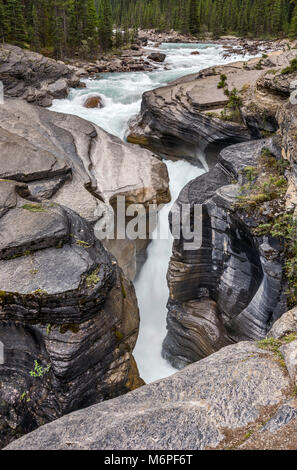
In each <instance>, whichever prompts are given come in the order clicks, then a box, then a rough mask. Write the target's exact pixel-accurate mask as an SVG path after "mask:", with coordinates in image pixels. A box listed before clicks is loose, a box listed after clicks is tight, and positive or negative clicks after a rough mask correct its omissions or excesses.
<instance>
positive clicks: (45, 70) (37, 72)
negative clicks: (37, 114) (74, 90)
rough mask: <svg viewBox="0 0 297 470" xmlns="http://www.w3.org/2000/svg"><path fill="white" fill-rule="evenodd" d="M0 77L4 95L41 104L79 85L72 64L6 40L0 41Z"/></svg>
mask: <svg viewBox="0 0 297 470" xmlns="http://www.w3.org/2000/svg"><path fill="white" fill-rule="evenodd" d="M0 80H1V81H2V82H3V85H4V93H5V95H6V96H8V97H17V98H23V99H25V100H27V101H28V102H29V103H36V104H38V105H40V106H45V107H47V106H51V104H52V101H53V99H55V98H66V97H67V95H68V92H69V87H77V86H80V79H79V77H78V76H77V75H76V70H75V69H74V68H73V67H72V68H71V67H69V66H67V65H65V64H63V62H57V61H56V60H54V59H49V58H48V57H44V56H42V55H41V54H37V53H36V52H32V51H28V50H25V49H21V48H20V47H17V46H12V45H10V44H1V45H0Z"/></svg>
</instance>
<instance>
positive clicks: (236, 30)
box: [0, 0, 297, 57]
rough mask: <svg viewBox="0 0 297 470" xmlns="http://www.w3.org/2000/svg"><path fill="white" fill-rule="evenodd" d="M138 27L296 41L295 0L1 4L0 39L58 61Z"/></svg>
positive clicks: (124, 38) (8, 0) (26, 0)
mask: <svg viewBox="0 0 297 470" xmlns="http://www.w3.org/2000/svg"><path fill="white" fill-rule="evenodd" d="M138 27H142V28H156V29H159V30H160V31H167V30H170V29H175V30H177V31H181V32H183V33H192V34H194V35H202V34H205V33H212V34H213V35H214V36H217V37H218V36H220V35H222V34H231V33H232V34H237V35H241V36H251V37H281V36H287V35H290V36H291V37H297V0H0V40H1V41H6V42H11V43H13V44H17V45H20V46H22V47H30V48H32V49H33V50H36V51H41V52H44V53H48V54H52V55H54V56H55V57H64V56H65V55H68V54H69V55H72V54H74V53H78V54H80V55H89V54H92V53H95V52H98V51H99V50H102V51H106V50H108V49H110V48H111V47H117V48H118V47H121V46H122V45H123V44H124V43H128V42H131V41H132V40H133V36H134V34H135V31H136V29H137V28H138ZM113 28H114V30H113Z"/></svg>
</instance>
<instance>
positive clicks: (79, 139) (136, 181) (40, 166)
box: [0, 100, 170, 279]
mask: <svg viewBox="0 0 297 470" xmlns="http://www.w3.org/2000/svg"><path fill="white" fill-rule="evenodd" d="M0 163H1V164H0V178H5V179H9V180H14V181H17V182H18V184H17V191H18V192H19V194H20V195H21V196H22V197H24V198H26V199H28V200H30V201H33V202H42V201H44V200H47V199H50V200H51V201H53V202H56V203H58V204H62V205H64V206H66V207H69V208H70V209H72V210H74V211H75V212H77V213H78V214H80V215H81V216H82V217H84V218H85V219H87V220H88V221H89V222H92V223H96V222H97V221H98V220H99V219H102V220H103V219H104V217H105V215H106V214H108V213H110V210H111V206H112V205H115V203H116V198H117V196H125V198H126V202H127V203H135V204H143V205H144V206H145V207H147V205H148V204H150V203H156V204H160V203H166V202H169V200H170V192H169V184H168V172H167V168H166V165H165V164H164V163H162V162H161V161H160V160H159V159H158V158H156V157H155V156H154V155H152V154H151V153H150V152H148V151H146V150H141V149H137V148H135V147H134V146H132V145H129V144H124V143H123V142H122V141H121V140H120V139H118V138H116V137H113V136H111V135H109V134H107V133H106V132H104V131H103V130H102V129H100V128H99V127H97V126H95V125H94V124H92V123H90V122H87V121H85V120H83V119H80V118H78V117H76V116H71V115H65V114H60V113H53V112H50V111H48V110H45V109H42V108H38V107H33V106H31V105H29V104H27V103H25V102H23V101H20V100H6V101H5V104H4V105H2V106H1V107H0ZM121 242H122V241H121ZM123 242H125V240H123ZM126 243H127V244H128V245H129V246H130V242H129V241H127V242H126ZM132 245H133V246H131V247H130V248H131V249H130V248H129V250H128V251H127V252H126V253H129V256H128V258H127V257H126V256H122V259H120V258H119V261H120V263H121V264H120V265H121V266H122V267H123V268H124V269H125V273H126V274H128V276H129V278H130V279H133V277H134V276H135V271H136V249H137V247H136V246H135V243H134V242H133V243H132ZM111 249H112V251H113V252H114V253H115V255H118V254H119V252H120V250H121V248H120V247H118V246H115V243H113V247H111ZM113 249H114V250H113Z"/></svg>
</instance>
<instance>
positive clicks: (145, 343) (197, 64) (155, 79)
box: [51, 44, 249, 383]
mask: <svg viewBox="0 0 297 470" xmlns="http://www.w3.org/2000/svg"><path fill="white" fill-rule="evenodd" d="M149 49H150V50H151V49H152V46H149ZM156 50H157V51H160V50H162V51H164V52H165V53H166V55H167V58H166V62H165V64H166V65H168V66H169V67H171V70H162V69H161V68H160V70H157V71H154V72H135V73H134V72H129V73H113V74H104V75H102V78H100V79H96V80H85V82H86V85H87V88H86V89H79V90H72V91H71V93H70V96H69V97H68V99H65V100H56V101H55V102H54V104H53V106H52V108H51V109H52V110H53V111H59V112H63V113H69V114H75V115H77V116H80V117H82V118H84V119H87V120H89V121H92V122H94V123H95V124H97V125H98V126H100V127H102V128H103V129H105V130H106V131H107V132H109V133H111V134H114V135H117V136H118V137H120V138H124V136H125V132H126V130H127V124H128V121H129V119H130V118H131V117H132V116H133V115H135V114H137V113H138V112H139V110H140V105H141V97H142V94H143V93H144V92H145V91H148V90H151V89H153V88H157V87H159V86H162V85H166V84H167V83H168V82H170V81H172V80H175V79H177V78H179V77H182V76H183V75H187V74H190V73H195V72H198V71H199V70H202V69H204V68H206V67H211V66H214V65H219V64H226V63H228V62H234V61H236V60H247V59H248V58H249V57H248V56H246V57H244V58H243V57H242V56H236V55H233V56H232V58H229V59H224V58H223V53H224V49H223V47H222V46H220V45H208V44H163V45H162V46H161V47H160V48H158V49H156ZM193 50H198V51H199V52H200V54H199V55H191V52H193ZM93 93H96V94H97V93H99V94H100V95H101V96H102V98H103V102H104V105H105V107H104V108H102V109H86V108H84V107H83V102H84V100H85V99H86V97H87V96H88V95H92V94H93ZM167 166H168V170H169V176H170V190H171V194H172V203H171V204H168V205H167V206H166V207H164V208H163V209H162V211H161V212H160V215H159V224H160V226H162V227H164V226H166V227H167V226H168V214H169V211H170V208H171V206H172V204H173V202H174V201H175V200H176V199H177V197H178V195H179V192H180V191H181V189H182V188H183V187H184V186H185V185H186V184H187V182H188V181H190V180H192V179H194V178H196V177H197V176H198V175H200V174H202V173H203V172H204V171H205V170H202V169H199V168H197V167H194V166H192V165H191V164H190V163H188V162H186V161H184V160H181V161H178V162H171V161H168V162H167ZM162 230H163V229H162ZM171 250H172V238H171V236H169V237H168V239H167V240H158V239H157V240H153V241H152V243H151V244H150V246H149V248H148V258H147V261H146V263H145V264H144V266H143V268H142V271H141V273H140V275H139V277H138V279H137V281H136V284H135V287H136V292H137V297H138V302H139V309H140V315H141V323H140V334H139V339H138V342H137V346H136V349H135V353H134V355H135V357H136V361H137V364H138V366H139V370H140V375H141V376H142V377H143V379H144V380H145V381H146V382H147V383H149V382H152V381H154V380H157V379H160V378H163V377H167V376H169V375H171V374H172V373H174V372H175V370H174V369H173V368H172V367H170V365H169V364H168V363H167V362H166V361H165V360H164V359H162V357H161V349H162V342H163V340H164V338H165V336H166V315H167V310H166V304H167V300H168V287H167V282H166V274H167V270H168V264H169V260H170V256H171Z"/></svg>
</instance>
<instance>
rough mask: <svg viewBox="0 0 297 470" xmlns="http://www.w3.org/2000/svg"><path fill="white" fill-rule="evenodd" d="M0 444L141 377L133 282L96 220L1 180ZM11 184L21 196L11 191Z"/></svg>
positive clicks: (116, 392)
mask: <svg viewBox="0 0 297 470" xmlns="http://www.w3.org/2000/svg"><path fill="white" fill-rule="evenodd" d="M0 185H1V191H2V194H3V193H5V191H7V194H8V200H9V201H10V203H9V204H6V205H5V204H4V205H2V207H1V209H2V216H1V218H0V226H1V230H0V233H1V236H0V260H1V261H0V273H1V274H0V286H1V291H0V340H1V342H2V343H3V345H4V364H3V365H0V384H1V387H0V398H1V399H0V403H1V405H0V421H1V428H0V445H2V446H3V445H4V444H5V443H7V442H9V441H11V440H12V439H14V438H15V437H17V436H20V435H22V434H24V433H26V432H29V431H31V430H33V429H35V428H36V427H38V426H40V425H42V424H44V423H46V422H49V421H52V420H54V419H56V418H59V417H60V416H62V415H64V414H66V413H69V412H71V411H73V410H77V409H79V408H84V407H86V406H88V405H90V404H93V403H98V402H100V401H102V400H105V399H108V398H113V397H115V396H117V395H120V394H123V393H125V392H127V391H129V390H132V389H134V388H136V387H137V386H140V385H141V384H142V383H143V382H142V381H141V379H140V378H139V375H138V371H137V367H135V362H134V359H133V358H132V355H131V354H132V350H133V348H134V346H135V343H136V339H137V335H138V326H139V314H138V308H137V300H136V297H135V292H134V288H133V286H132V284H131V283H130V282H129V281H128V280H127V279H126V278H125V276H124V275H123V273H122V271H121V270H120V269H119V268H118V265H117V263H116V261H115V260H114V259H113V258H112V257H111V255H110V254H109V253H108V252H106V251H105V249H104V248H103V246H102V245H101V243H100V242H99V241H97V240H96V239H95V237H94V233H93V229H92V226H91V225H89V224H88V223H87V222H86V221H85V220H84V219H82V218H81V217H80V216H79V215H77V214H76V213H74V212H72V211H71V210H69V209H67V208H65V207H62V206H59V205H58V204H55V203H42V204H36V203H35V204H33V203H28V201H26V200H24V199H22V198H21V197H20V196H18V195H17V193H16V192H14V193H13V185H14V186H15V189H16V188H17V183H12V182H6V181H4V180H2V181H0ZM12 194H14V198H13V199H12Z"/></svg>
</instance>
